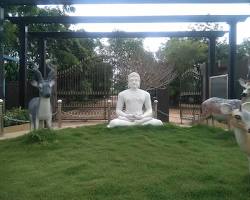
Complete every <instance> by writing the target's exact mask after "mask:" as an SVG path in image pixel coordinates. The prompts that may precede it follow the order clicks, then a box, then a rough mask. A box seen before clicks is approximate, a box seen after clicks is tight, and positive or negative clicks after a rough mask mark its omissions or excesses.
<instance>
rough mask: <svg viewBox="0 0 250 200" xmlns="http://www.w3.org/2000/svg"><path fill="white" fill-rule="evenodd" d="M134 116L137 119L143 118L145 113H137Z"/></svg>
mask: <svg viewBox="0 0 250 200" xmlns="http://www.w3.org/2000/svg"><path fill="white" fill-rule="evenodd" d="M134 118H135V119H136V120H140V119H142V118H143V115H138V114H135V115H134Z"/></svg>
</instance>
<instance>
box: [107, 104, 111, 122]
mask: <svg viewBox="0 0 250 200" xmlns="http://www.w3.org/2000/svg"><path fill="white" fill-rule="evenodd" d="M110 120H111V100H110V99H109V100H108V123H109V122H110Z"/></svg>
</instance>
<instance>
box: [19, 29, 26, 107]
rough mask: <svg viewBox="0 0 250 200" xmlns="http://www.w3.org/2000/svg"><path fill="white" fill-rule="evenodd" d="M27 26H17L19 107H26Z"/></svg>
mask: <svg viewBox="0 0 250 200" xmlns="http://www.w3.org/2000/svg"><path fill="white" fill-rule="evenodd" d="M27 36H28V26H26V25H25V24H21V25H20V26H19V41H20V49H19V57H20V60H19V105H20V106H21V107H23V108H26V107H27V68H26V66H27V42H28V37H27Z"/></svg>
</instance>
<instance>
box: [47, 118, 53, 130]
mask: <svg viewBox="0 0 250 200" xmlns="http://www.w3.org/2000/svg"><path fill="white" fill-rule="evenodd" d="M46 126H47V128H51V127H52V119H48V120H46Z"/></svg>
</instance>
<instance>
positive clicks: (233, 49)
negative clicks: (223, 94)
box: [228, 21, 237, 99]
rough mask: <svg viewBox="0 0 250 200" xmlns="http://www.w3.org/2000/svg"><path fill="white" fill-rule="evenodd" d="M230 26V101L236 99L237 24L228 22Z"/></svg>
mask: <svg viewBox="0 0 250 200" xmlns="http://www.w3.org/2000/svg"><path fill="white" fill-rule="evenodd" d="M228 24H229V26H230V31H229V67H228V97H229V99H233V98H235V85H234V82H235V80H234V79H235V74H234V73H235V67H236V48H237V46H236V32H237V30H236V28H237V22H236V21H230V22H228Z"/></svg>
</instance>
